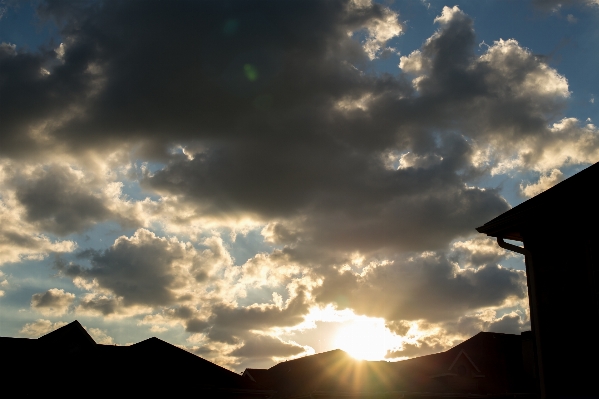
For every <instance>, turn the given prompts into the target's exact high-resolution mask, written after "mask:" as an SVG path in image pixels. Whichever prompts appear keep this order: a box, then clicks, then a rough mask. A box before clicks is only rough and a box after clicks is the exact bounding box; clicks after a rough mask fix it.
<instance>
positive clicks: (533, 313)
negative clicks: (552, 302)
mask: <svg viewBox="0 0 599 399" xmlns="http://www.w3.org/2000/svg"><path fill="white" fill-rule="evenodd" d="M497 244H498V245H499V246H500V247H501V248H503V249H507V250H508V251H512V252H517V253H519V254H521V255H524V264H525V265H526V280H527V281H526V283H527V284H528V303H529V305H530V321H531V324H532V327H533V334H534V337H535V347H536V352H537V370H538V373H539V385H540V388H541V398H543V399H545V398H547V387H546V385H545V384H546V381H545V370H544V368H543V364H544V363H543V361H542V359H543V351H542V348H541V332H540V328H539V327H540V326H539V306H538V302H537V285H536V279H535V271H534V267H533V262H532V253H531V252H530V251H529V250H528V249H526V248H524V247H519V246H517V245H514V244H510V243H507V242H505V241H504V240H503V237H497Z"/></svg>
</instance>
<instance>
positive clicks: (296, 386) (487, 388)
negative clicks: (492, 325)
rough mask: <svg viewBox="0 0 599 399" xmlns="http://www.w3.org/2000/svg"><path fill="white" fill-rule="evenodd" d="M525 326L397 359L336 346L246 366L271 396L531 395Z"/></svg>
mask: <svg viewBox="0 0 599 399" xmlns="http://www.w3.org/2000/svg"><path fill="white" fill-rule="evenodd" d="M533 351H534V347H533V343H532V335H531V334H530V332H524V333H522V334H521V335H514V334H500V333H489V332H480V333H478V334H476V335H475V336H473V337H472V338H470V339H468V340H466V341H464V342H462V343H461V344H459V345H456V346H455V347H453V348H451V349H449V350H447V351H445V352H441V353H436V354H432V355H427V356H421V357H417V358H413V359H408V360H404V361H399V362H385V361H359V360H355V359H353V358H351V357H350V356H349V355H348V354H347V353H345V352H343V351H341V350H333V351H329V352H324V353H319V354H316V355H312V356H306V357H303V358H299V359H294V360H289V361H286V362H282V363H279V364H277V365H275V366H273V367H271V368H269V369H251V368H250V369H246V370H245V371H244V373H243V374H242V375H243V377H245V378H247V379H248V380H251V381H253V382H256V383H258V384H260V385H262V386H264V387H266V388H269V389H272V390H273V391H276V395H275V397H276V398H297V399H299V398H322V399H337V398H346V397H352V398H379V397H380V398H410V397H419V398H427V397H430V398H437V397H453V398H466V397H470V398H471V397H489V395H491V397H493V398H503V397H505V398H508V397H509V398H512V397H514V395H517V397H521V398H526V397H531V398H532V397H536V395H535V390H536V385H537V381H536V370H535V366H534V363H533V362H532V358H533Z"/></svg>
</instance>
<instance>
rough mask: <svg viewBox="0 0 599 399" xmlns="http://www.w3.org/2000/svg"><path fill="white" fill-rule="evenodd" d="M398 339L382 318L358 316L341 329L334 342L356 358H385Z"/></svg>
mask: <svg viewBox="0 0 599 399" xmlns="http://www.w3.org/2000/svg"><path fill="white" fill-rule="evenodd" d="M397 339H398V337H397V336H396V335H395V334H393V333H392V332H391V331H389V330H388V329H387V328H386V327H385V323H384V321H383V320H382V319H374V318H369V317H357V318H356V319H354V320H352V321H351V322H349V323H347V324H346V325H345V326H344V327H342V328H340V329H339V331H338V333H337V335H336V336H335V338H334V340H333V343H334V346H335V347H337V348H339V349H342V350H344V351H345V352H347V353H348V354H350V355H351V356H352V357H354V358H356V359H361V360H383V359H384V358H385V355H386V354H387V351H388V350H390V349H392V348H393V347H394V346H397V342H396V341H397Z"/></svg>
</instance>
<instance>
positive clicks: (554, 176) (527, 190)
mask: <svg viewBox="0 0 599 399" xmlns="http://www.w3.org/2000/svg"><path fill="white" fill-rule="evenodd" d="M562 180H564V174H563V173H562V172H560V171H559V169H553V170H552V171H551V173H550V174H548V175H541V177H539V181H538V182H536V183H534V184H528V185H524V184H522V183H521V184H520V194H521V195H523V196H524V197H528V198H530V197H534V196H535V195H537V194H540V193H542V192H543V191H545V190H547V189H549V188H551V187H553V186H555V185H556V184H557V183H559V182H561V181H562Z"/></svg>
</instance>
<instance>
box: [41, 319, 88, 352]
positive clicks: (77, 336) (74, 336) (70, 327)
mask: <svg viewBox="0 0 599 399" xmlns="http://www.w3.org/2000/svg"><path fill="white" fill-rule="evenodd" d="M38 340H39V341H40V342H43V344H44V345H45V346H47V347H48V348H51V349H55V350H59V349H63V350H72V349H75V348H79V349H83V348H90V347H93V346H95V345H96V341H94V339H93V338H92V337H91V335H89V333H88V332H87V331H86V330H85V328H83V326H82V325H81V324H80V323H79V322H78V321H77V320H75V321H73V322H71V323H69V324H67V325H66V326H62V327H60V328H57V329H56V330H54V331H52V332H50V333H48V334H46V335H43V336H41V337H39V338H38Z"/></svg>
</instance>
